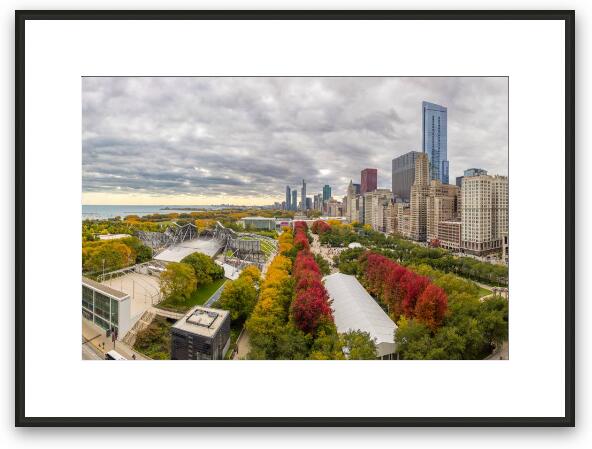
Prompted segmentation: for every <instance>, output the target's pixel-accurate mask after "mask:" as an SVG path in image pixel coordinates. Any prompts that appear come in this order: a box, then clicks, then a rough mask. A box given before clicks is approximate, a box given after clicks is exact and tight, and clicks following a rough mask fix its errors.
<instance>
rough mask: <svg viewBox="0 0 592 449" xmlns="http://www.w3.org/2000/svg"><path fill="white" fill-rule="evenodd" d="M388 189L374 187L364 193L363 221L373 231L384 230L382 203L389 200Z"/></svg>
mask: <svg viewBox="0 0 592 449" xmlns="http://www.w3.org/2000/svg"><path fill="white" fill-rule="evenodd" d="M391 197H392V193H391V191H390V190H389V189H376V190H374V191H372V192H366V193H365V194H364V223H365V224H368V225H370V226H371V227H372V229H374V230H375V231H382V232H384V205H385V204H388V202H390V200H391Z"/></svg>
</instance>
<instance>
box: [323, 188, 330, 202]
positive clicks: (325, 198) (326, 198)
mask: <svg viewBox="0 0 592 449" xmlns="http://www.w3.org/2000/svg"><path fill="white" fill-rule="evenodd" d="M330 198H331V186H330V185H329V184H325V186H324V187H323V201H329V199H330Z"/></svg>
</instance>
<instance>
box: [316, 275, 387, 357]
mask: <svg viewBox="0 0 592 449" xmlns="http://www.w3.org/2000/svg"><path fill="white" fill-rule="evenodd" d="M323 280H324V284H325V288H326V289H327V292H328V293H329V296H330V297H331V299H332V304H331V308H332V309H333V317H334V319H335V325H336V326H337V331H338V332H340V333H345V332H348V331H350V330H361V331H364V332H368V333H369V334H370V337H371V338H375V339H376V344H377V345H380V344H381V343H388V344H394V341H395V329H396V328H397V325H396V324H395V323H394V321H393V320H391V319H390V318H389V316H388V315H387V314H386V313H385V311H384V310H382V307H380V306H379V305H378V303H377V302H376V301H375V300H374V298H372V296H370V294H369V293H368V292H367V291H366V290H365V289H364V287H363V286H362V284H360V283H359V282H358V280H357V279H356V277H355V276H351V275H347V274H343V273H334V274H331V275H329V276H325V277H324V278H323Z"/></svg>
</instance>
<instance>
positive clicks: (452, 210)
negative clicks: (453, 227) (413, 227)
mask: <svg viewBox="0 0 592 449" xmlns="http://www.w3.org/2000/svg"><path fill="white" fill-rule="evenodd" d="M459 195H460V189H459V188H458V187H457V186H453V185H450V184H442V183H441V182H440V181H437V180H432V181H430V190H429V192H428V198H427V223H426V239H427V241H428V242H430V241H433V240H438V239H439V235H438V229H439V228H438V223H440V222H441V221H447V220H452V219H456V218H458V197H459Z"/></svg>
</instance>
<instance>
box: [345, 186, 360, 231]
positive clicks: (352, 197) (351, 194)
mask: <svg viewBox="0 0 592 449" xmlns="http://www.w3.org/2000/svg"><path fill="white" fill-rule="evenodd" d="M345 203H346V205H345V207H344V209H345V212H346V214H347V215H346V218H347V219H348V221H349V222H350V223H353V222H354V221H357V222H361V220H360V184H354V183H353V182H352V181H351V179H350V181H349V185H348V186H347V194H346V200H345Z"/></svg>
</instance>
